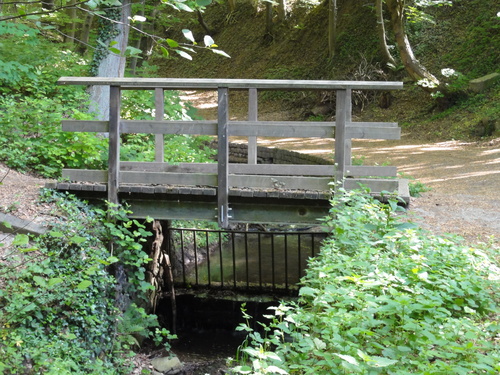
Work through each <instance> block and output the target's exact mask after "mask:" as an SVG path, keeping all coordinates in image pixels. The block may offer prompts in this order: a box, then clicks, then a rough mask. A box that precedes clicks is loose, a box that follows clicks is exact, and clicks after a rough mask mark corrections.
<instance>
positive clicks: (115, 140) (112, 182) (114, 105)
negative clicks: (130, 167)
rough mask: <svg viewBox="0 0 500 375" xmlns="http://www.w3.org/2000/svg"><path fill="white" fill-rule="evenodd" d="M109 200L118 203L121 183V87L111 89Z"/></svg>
mask: <svg viewBox="0 0 500 375" xmlns="http://www.w3.org/2000/svg"><path fill="white" fill-rule="evenodd" d="M108 152H109V157H108V201H109V202H110V203H112V204H118V190H119V185H120V87H119V86H111V87H110V91H109V151H108Z"/></svg>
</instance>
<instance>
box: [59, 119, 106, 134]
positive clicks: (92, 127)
mask: <svg viewBox="0 0 500 375" xmlns="http://www.w3.org/2000/svg"><path fill="white" fill-rule="evenodd" d="M62 130H63V131H65V132H91V133H108V132H109V121H86V120H63V121H62Z"/></svg>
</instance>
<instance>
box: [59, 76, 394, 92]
mask: <svg viewBox="0 0 500 375" xmlns="http://www.w3.org/2000/svg"><path fill="white" fill-rule="evenodd" d="M57 83H58V84H60V85H89V86H90V85H101V86H123V87H124V88H131V89H132V88H137V89H154V88H157V87H162V88H165V89H169V90H186V89H194V90H196V89H212V90H215V89H218V88H219V87H226V88H229V89H250V88H255V89H265V90H345V89H353V90H400V89H402V88H403V83H402V82H391V81H327V80H284V79H283V80H278V79H274V80H272V79H220V78H214V79H211V78H119V77H116V78H115V77H61V78H60V79H59V80H58V81H57Z"/></svg>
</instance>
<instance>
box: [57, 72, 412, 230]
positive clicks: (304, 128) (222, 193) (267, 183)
mask: <svg viewBox="0 0 500 375" xmlns="http://www.w3.org/2000/svg"><path fill="white" fill-rule="evenodd" d="M59 84H62V85H103V86H109V91H110V93H109V95H110V108H109V109H110V110H109V120H108V121H75V120H65V121H63V123H62V128H63V130H65V131H72V132H97V133H109V158H108V170H107V171H96V170H74V169H65V170H63V177H64V178H67V179H69V180H71V181H83V182H94V183H101V184H106V186H107V192H108V200H109V201H110V202H113V203H118V193H119V192H120V189H121V186H124V185H126V184H160V185H161V184H165V185H188V186H189V185H190V186H212V187H216V188H217V218H218V222H219V224H220V225H221V226H222V227H224V228H226V227H227V226H228V225H229V221H230V219H231V217H230V215H229V211H230V207H229V190H230V189H231V188H255V189H275V188H281V189H291V190H306V191H309V190H319V191H328V190H330V189H331V185H332V182H335V183H336V184H335V185H336V186H337V187H338V186H344V187H346V188H353V187H357V186H358V184H359V183H362V184H364V185H366V186H367V187H369V188H371V189H372V191H373V192H381V191H395V190H397V188H398V182H397V181H396V180H394V179H392V180H391V179H387V177H395V176H396V168H394V167H379V166H353V165H352V164H351V159H352V157H351V139H353V138H356V139H399V138H400V135H401V131H400V128H399V127H398V126H397V123H392V122H391V123H389V122H387V123H386V122H354V121H352V113H351V112H352V111H351V106H352V104H351V94H352V90H397V89H401V88H402V83H401V82H364V81H315V80H311V81H304V80H248V79H181V78H177V79H170V78H168V79H167V78H159V79H156V78H105V77H93V78H88V77H62V78H61V79H60V80H59ZM187 89H195V90H217V92H218V118H217V120H215V121H200V120H195V121H166V120H164V119H163V117H164V113H163V97H164V90H187ZM230 89H231V90H248V92H249V104H248V106H249V115H248V121H233V120H230V119H229V115H228V113H229V100H228V95H229V90H230ZM122 90H154V92H155V103H156V107H155V111H156V114H155V120H141V121H138V120H123V119H121V118H120V100H121V91H122ZM258 90H332V91H336V116H335V117H336V118H335V121H333V122H303V121H258V104H257V91H258ZM126 133H147V134H155V137H156V142H155V162H122V161H120V157H119V155H120V136H121V134H126ZM165 134H191V135H209V136H214V137H217V139H218V142H217V147H218V150H217V164H213V165H212V164H186V163H181V164H179V165H169V164H167V163H164V162H163V160H164V155H163V143H164V139H163V136H164V135H165ZM231 136H239V137H247V138H248V164H246V165H244V164H231V163H229V146H228V141H229V137H231ZM257 137H294V138H309V137H311V138H315V137H318V138H335V150H334V160H335V165H334V166H333V165H332V166H311V165H308V166H304V165H293V164H292V165H286V166H285V165H268V164H257ZM368 177H370V178H368ZM346 178H347V179H346Z"/></svg>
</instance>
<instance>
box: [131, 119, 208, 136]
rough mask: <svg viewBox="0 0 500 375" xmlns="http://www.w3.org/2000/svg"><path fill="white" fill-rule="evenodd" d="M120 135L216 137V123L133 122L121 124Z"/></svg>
mask: <svg viewBox="0 0 500 375" xmlns="http://www.w3.org/2000/svg"><path fill="white" fill-rule="evenodd" d="M121 128H122V130H121V131H122V133H144V134H192V135H217V122H216V121H201V120H200V121H153V120H151V121H147V120H141V121H135V120H127V121H122V123H121Z"/></svg>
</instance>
